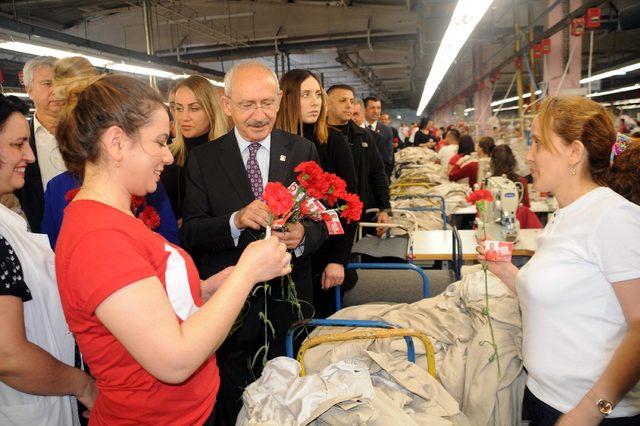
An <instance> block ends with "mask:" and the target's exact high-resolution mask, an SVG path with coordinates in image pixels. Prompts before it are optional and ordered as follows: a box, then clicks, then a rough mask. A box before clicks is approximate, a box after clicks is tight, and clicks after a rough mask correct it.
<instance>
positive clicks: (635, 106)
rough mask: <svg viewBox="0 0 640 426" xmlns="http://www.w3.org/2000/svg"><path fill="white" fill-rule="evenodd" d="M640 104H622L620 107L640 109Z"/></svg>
mask: <svg viewBox="0 0 640 426" xmlns="http://www.w3.org/2000/svg"><path fill="white" fill-rule="evenodd" d="M639 108H640V104H635V105H625V106H621V107H620V109H639Z"/></svg>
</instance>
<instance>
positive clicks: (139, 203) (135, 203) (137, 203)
mask: <svg viewBox="0 0 640 426" xmlns="http://www.w3.org/2000/svg"><path fill="white" fill-rule="evenodd" d="M146 205H147V200H146V198H145V197H140V196H138V195H134V196H132V197H131V211H132V212H133V213H135V212H137V211H138V209H139V208H140V207H143V208H144V207H146Z"/></svg>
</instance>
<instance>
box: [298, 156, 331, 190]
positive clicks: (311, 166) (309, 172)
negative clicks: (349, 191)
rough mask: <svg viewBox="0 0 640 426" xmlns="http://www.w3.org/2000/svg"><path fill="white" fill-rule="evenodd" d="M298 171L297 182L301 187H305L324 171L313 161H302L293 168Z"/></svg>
mask: <svg viewBox="0 0 640 426" xmlns="http://www.w3.org/2000/svg"><path fill="white" fill-rule="evenodd" d="M293 171H294V172H296V173H298V183H300V185H301V186H302V187H303V188H307V187H308V186H309V185H310V184H311V183H312V182H313V181H314V180H316V179H318V178H320V177H321V176H322V174H323V173H324V172H323V171H322V168H321V167H320V166H319V165H318V163H316V162H315V161H303V162H302V163H300V164H298V166H297V167H296V168H295V169H293Z"/></svg>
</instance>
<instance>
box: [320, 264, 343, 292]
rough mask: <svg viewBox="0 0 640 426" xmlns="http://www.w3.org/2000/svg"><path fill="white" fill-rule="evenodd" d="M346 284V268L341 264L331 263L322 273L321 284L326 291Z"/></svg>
mask: <svg viewBox="0 0 640 426" xmlns="http://www.w3.org/2000/svg"><path fill="white" fill-rule="evenodd" d="M343 282H344V266H342V265H341V264H339V263H329V264H328V265H327V266H326V267H325V268H324V271H323V272H322V279H321V280H320V283H321V284H322V288H323V289H324V290H329V289H330V288H331V287H335V286H337V285H341V284H342V283H343Z"/></svg>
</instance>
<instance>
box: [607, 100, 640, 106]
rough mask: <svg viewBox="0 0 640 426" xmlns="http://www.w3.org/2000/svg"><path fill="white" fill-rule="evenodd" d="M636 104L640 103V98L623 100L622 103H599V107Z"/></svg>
mask: <svg viewBox="0 0 640 426" xmlns="http://www.w3.org/2000/svg"><path fill="white" fill-rule="evenodd" d="M638 103H640V98H634V99H624V100H622V101H615V102H613V103H611V102H600V105H602V106H611V105H628V104H638Z"/></svg>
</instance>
